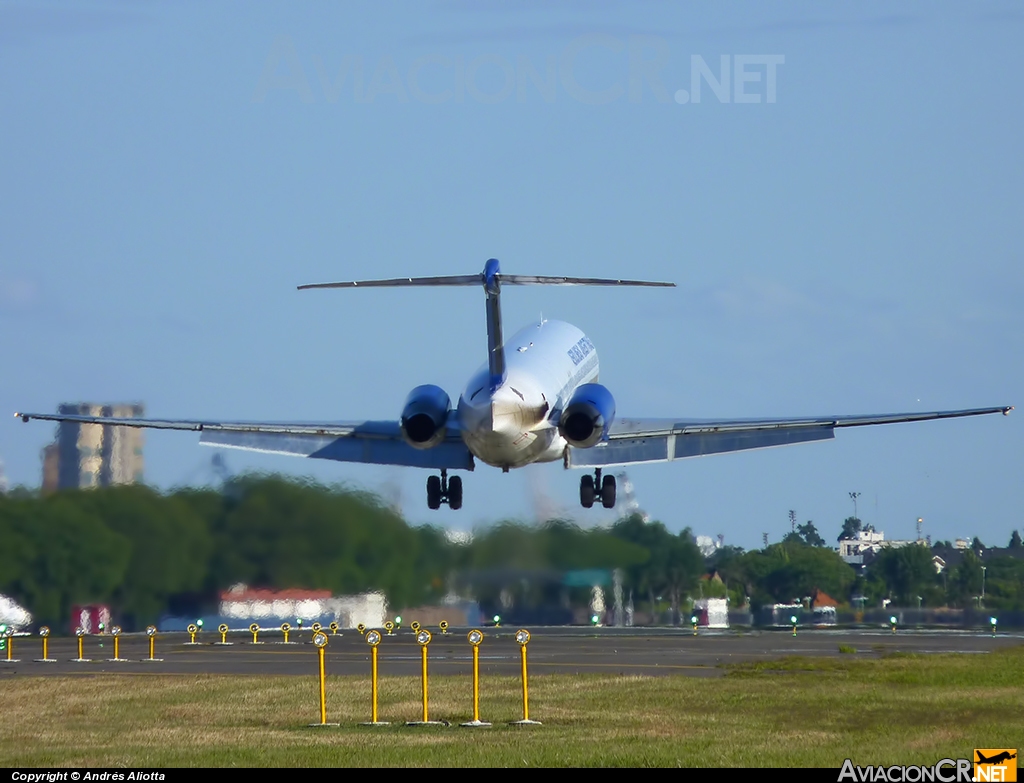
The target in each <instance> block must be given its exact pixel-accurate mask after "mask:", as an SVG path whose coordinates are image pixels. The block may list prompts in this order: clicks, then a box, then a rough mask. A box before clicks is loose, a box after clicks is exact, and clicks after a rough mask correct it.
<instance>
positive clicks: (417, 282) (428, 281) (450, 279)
mask: <svg viewBox="0 0 1024 783" xmlns="http://www.w3.org/2000/svg"><path fill="white" fill-rule="evenodd" d="M491 279H492V280H494V281H496V282H497V283H498V284H499V285H604V286H651V287H656V288H675V285H676V284H675V283H656V282H651V281H646V280H610V279H606V278H603V277H549V276H545V275H503V274H501V273H498V274H494V275H492V276H491ZM486 283H487V277H486V276H485V275H442V276H440V277H396V278H394V279H392V280H353V281H351V282H347V283H310V284H307V285H300V286H299V290H300V291H302V290H305V289H307V288H399V287H403V286H410V287H412V286H456V285H461V286H466V285H479V286H482V285H485V284H486Z"/></svg>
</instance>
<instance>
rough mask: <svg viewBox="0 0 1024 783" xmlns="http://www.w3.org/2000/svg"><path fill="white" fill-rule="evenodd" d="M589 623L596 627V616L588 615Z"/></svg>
mask: <svg viewBox="0 0 1024 783" xmlns="http://www.w3.org/2000/svg"><path fill="white" fill-rule="evenodd" d="M590 622H592V623H593V624H594V625H597V615H596V614H592V615H590Z"/></svg>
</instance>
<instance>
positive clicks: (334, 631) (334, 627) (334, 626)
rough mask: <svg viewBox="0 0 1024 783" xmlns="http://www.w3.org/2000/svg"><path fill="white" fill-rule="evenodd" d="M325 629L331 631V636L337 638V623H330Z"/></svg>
mask: <svg viewBox="0 0 1024 783" xmlns="http://www.w3.org/2000/svg"><path fill="white" fill-rule="evenodd" d="M327 627H328V628H330V629H331V636H337V635H338V624H337V623H331V624H330V625H329V626H327Z"/></svg>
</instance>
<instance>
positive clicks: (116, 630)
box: [107, 625, 128, 663]
mask: <svg viewBox="0 0 1024 783" xmlns="http://www.w3.org/2000/svg"><path fill="white" fill-rule="evenodd" d="M110 634H111V636H113V637H114V657H113V658H107V661H108V662H109V663H122V662H125V661H127V660H128V659H127V658H122V657H121V626H120V625H115V626H114V627H113V628H111V629H110Z"/></svg>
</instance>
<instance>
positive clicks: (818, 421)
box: [608, 405, 1013, 439]
mask: <svg viewBox="0 0 1024 783" xmlns="http://www.w3.org/2000/svg"><path fill="white" fill-rule="evenodd" d="M1012 410H1013V406H1012V405H1004V406H999V407H994V408H970V409H966V410H959V411H928V412H919V413H885V414H879V415H868V416H861V415H857V416H808V417H803V418H791V419H689V420H687V419H619V420H616V421H615V422H613V423H612V426H611V428H610V429H609V433H608V437H609V438H610V439H616V438H632V437H637V436H640V437H648V436H654V435H692V434H699V433H718V432H745V431H748V430H778V429H798V428H801V427H863V426H867V425H871V424H896V423H900V422H910V421H930V420H933V419H955V418H960V417H963V416H983V415H986V414H991V413H1002V414H1008V413H1009V412H1010V411H1012Z"/></svg>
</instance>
